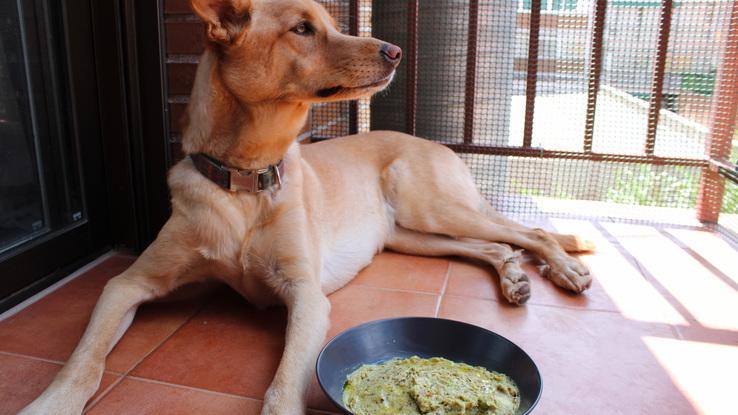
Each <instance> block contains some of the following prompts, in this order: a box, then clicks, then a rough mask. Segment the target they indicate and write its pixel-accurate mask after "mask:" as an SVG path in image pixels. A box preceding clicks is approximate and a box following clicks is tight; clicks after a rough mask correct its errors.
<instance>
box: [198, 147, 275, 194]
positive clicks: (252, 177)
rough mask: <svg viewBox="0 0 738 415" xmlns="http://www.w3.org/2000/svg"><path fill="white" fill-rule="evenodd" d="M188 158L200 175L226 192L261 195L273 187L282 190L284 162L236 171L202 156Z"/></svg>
mask: <svg viewBox="0 0 738 415" xmlns="http://www.w3.org/2000/svg"><path fill="white" fill-rule="evenodd" d="M190 158H191V159H192V160H193V162H194V164H195V167H196V168H197V170H198V171H200V173H201V174H203V175H204V176H205V177H207V178H208V179H210V180H211V181H213V182H215V183H216V184H217V185H219V186H220V187H222V188H224V189H226V190H228V191H231V192H238V191H244V192H248V193H261V192H263V191H265V190H270V189H272V188H273V187H276V188H277V190H281V189H282V175H283V174H284V160H280V161H279V163H277V164H273V165H270V166H268V167H265V168H261V169H254V170H238V169H235V168H233V167H229V166H226V165H224V164H223V163H221V162H219V161H217V160H215V159H212V158H210V157H208V156H206V155H204V154H192V155H191V156H190Z"/></svg>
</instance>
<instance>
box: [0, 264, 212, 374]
mask: <svg viewBox="0 0 738 415" xmlns="http://www.w3.org/2000/svg"><path fill="white" fill-rule="evenodd" d="M133 260H134V259H133V258H132V257H129V256H118V255H116V256H112V257H110V258H109V259H107V260H106V261H104V262H102V263H101V264H99V265H98V266H96V267H95V268H93V269H92V270H90V271H88V272H87V273H85V274H84V275H81V276H79V277H78V278H76V279H74V280H73V281H70V282H69V283H68V284H66V285H64V286H63V287H61V288H59V289H58V290H56V291H54V292H53V293H51V294H49V295H48V296H47V297H45V298H44V299H43V300H42V301H38V302H36V303H34V304H32V305H31V306H29V307H28V308H26V309H25V310H23V311H22V312H20V313H18V314H16V315H15V316H12V317H10V318H9V319H7V320H5V321H2V322H0V351H7V352H13V353H18V354H23V355H29V356H34V357H40V358H44V359H49V360H55V361H59V362H63V361H66V359H67V358H68V357H69V355H70V354H71V353H72V351H73V350H74V348H75V346H76V345H77V343H78V342H79V340H80V338H81V336H82V333H83V332H84V330H85V327H86V326H87V323H88V322H89V318H90V315H91V314H92V310H93V308H94V306H95V304H96V303H97V300H98V298H99V296H100V294H101V292H102V289H103V287H104V286H105V283H106V282H107V281H108V280H109V279H110V278H112V277H114V276H115V275H117V274H119V273H120V272H122V271H124V270H125V269H126V268H127V267H128V266H130V264H131V263H132V262H133ZM200 303H201V299H190V300H182V301H172V302H162V303H155V304H147V305H144V306H142V307H141V308H140V310H139V312H138V313H137V317H136V319H135V320H134V322H133V324H132V325H131V327H130V328H129V330H128V331H127V332H126V334H125V335H124V336H123V338H122V339H121V341H120V343H119V344H118V345H117V346H116V347H115V348H114V349H113V351H112V352H111V353H110V355H109V356H108V359H107V369H108V370H112V371H115V372H119V373H124V372H126V371H128V370H130V369H131V368H133V366H134V365H135V364H136V363H137V362H138V361H140V360H141V359H142V358H143V357H144V356H146V354H148V353H149V352H151V351H152V350H153V349H154V348H155V347H156V346H158V345H159V344H160V343H161V342H162V341H163V340H164V339H166V338H167V337H168V336H169V335H171V334H172V333H173V332H174V331H175V330H176V329H177V328H178V327H179V326H180V325H181V324H183V323H184V321H186V320H187V318H189V317H190V316H191V315H192V314H193V313H194V312H195V311H196V310H197V309H198V308H199V307H200Z"/></svg>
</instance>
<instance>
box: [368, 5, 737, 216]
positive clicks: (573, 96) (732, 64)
mask: <svg viewBox="0 0 738 415" xmlns="http://www.w3.org/2000/svg"><path fill="white" fill-rule="evenodd" d="M737 4H738V2H736V1H734V0H729V1H728V0H714V1H691V2H674V1H670V0H661V1H648V2H643V1H635V0H611V1H607V0H578V1H577V0H520V1H515V2H492V1H478V0H426V1H423V0H403V1H392V2H389V1H378V0H376V1H374V2H373V8H372V15H373V17H372V32H373V35H374V36H375V37H378V38H381V39H384V40H387V41H390V42H393V43H395V44H397V45H399V46H401V47H402V48H403V49H404V50H405V60H404V62H403V64H402V65H401V66H400V67H399V69H398V76H397V77H396V81H395V83H394V84H393V86H392V87H391V89H390V90H389V91H387V92H384V93H383V94H381V95H380V96H379V97H376V98H375V99H374V100H373V101H372V107H371V120H372V123H371V126H372V129H393V130H400V131H406V132H408V133H411V134H416V135H419V136H423V137H426V138H429V139H432V140H436V141H440V142H442V143H445V144H447V145H449V146H450V147H451V148H453V149H454V150H456V151H458V152H460V153H462V157H463V158H464V159H465V160H466V161H467V163H468V164H469V166H470V167H471V169H472V171H473V173H474V175H475V176H476V179H477V182H478V183H479V186H480V188H481V190H482V191H483V193H484V194H485V195H486V196H487V197H488V198H489V199H490V200H491V201H492V202H493V204H495V205H496V206H497V207H498V208H500V209H501V210H503V211H505V212H507V213H511V214H514V215H517V216H536V215H540V214H542V213H545V214H546V215H580V216H590V217H608V218H612V217H618V218H621V219H626V220H627V219H634V220H644V219H646V220H654V221H662V220H663V221H667V222H668V221H671V220H674V221H677V220H678V219H677V217H680V216H681V217H691V218H694V216H695V212H696V213H697V217H698V218H699V219H700V220H703V221H707V222H716V221H717V219H718V213H719V211H720V210H721V209H722V211H723V218H724V219H723V220H721V222H720V223H721V224H724V223H727V222H729V221H730V220H731V218H734V214H733V213H734V212H733V211H734V210H736V209H737V208H736V206H735V205H736V203H734V202H731V200H734V199H735V197H736V196H735V185H734V184H732V183H730V184H728V185H727V188H725V186H726V185H725V182H726V179H725V177H729V176H731V172H733V173H732V176H735V167H734V164H731V163H735V161H736V160H735V157H733V159H732V160H730V159H729V158H730V157H729V153H730V137H732V135H733V133H734V131H735V129H736V126H735V122H736V121H735V120H736V116H735V107H736V102H737V100H736V97H737V96H738V92H736V86H735V85H738V46H736V43H738V14H737V13H738V12H737V11H736V9H737V8H738V6H737ZM723 195H725V197H723ZM567 200H576V201H587V203H579V204H578V205H577V204H571V203H563V202H564V201H567ZM721 204H722V206H721ZM572 206H586V207H589V208H588V209H584V210H581V211H576V209H575V210H574V211H575V212H576V213H572V210H571V207H572ZM593 207H596V208H593ZM556 209H559V210H558V211H556ZM659 209H660V210H659ZM645 212H650V213H651V214H652V215H651V216H648V215H646V213H645ZM667 213H668V214H667ZM735 213H738V212H735ZM649 218H650V219H649ZM666 218H669V219H666ZM732 220H735V219H732ZM724 227H728V225H724ZM734 228H735V226H734Z"/></svg>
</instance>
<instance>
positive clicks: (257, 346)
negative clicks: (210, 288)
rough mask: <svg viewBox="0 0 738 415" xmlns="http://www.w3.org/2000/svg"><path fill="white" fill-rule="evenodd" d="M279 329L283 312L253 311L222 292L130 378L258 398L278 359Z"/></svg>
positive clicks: (231, 294)
mask: <svg viewBox="0 0 738 415" xmlns="http://www.w3.org/2000/svg"><path fill="white" fill-rule="evenodd" d="M285 326H286V311H285V309H284V308H270V309H266V310H257V309H256V308H254V307H252V306H250V305H249V304H248V303H246V301H245V300H243V299H242V298H241V297H240V296H239V295H238V294H236V293H235V292H232V291H230V290H228V291H223V292H221V293H218V294H216V298H215V299H214V300H213V302H212V304H210V305H208V306H206V307H205V308H204V309H203V310H202V311H201V312H199V313H198V314H197V315H195V316H194V317H193V318H192V319H191V320H190V321H189V322H188V323H187V324H185V325H184V326H183V327H182V328H180V329H179V330H178V331H177V332H176V333H175V334H174V335H173V336H172V337H171V338H170V339H169V340H167V341H166V342H165V343H164V344H163V345H161V346H160V347H159V348H158V349H157V350H156V351H155V352H154V353H152V354H151V355H150V356H149V357H148V358H146V359H145V360H144V361H143V362H142V363H141V364H140V365H139V366H138V367H136V369H134V370H133V372H132V374H133V375H134V376H139V377H142V378H148V379H155V380H158V381H164V382H168V383H174V384H178V385H186V386H191V387H196V388H202V389H207V390H211V391H217V392H224V393H230V394H234V395H240V396H246V397H251V398H257V399H262V398H263V397H264V393H265V392H266V389H267V387H268V386H269V384H270V382H271V380H272V377H273V376H274V373H275V372H276V370H277V366H278V364H279V359H280V357H281V356H282V349H283V348H284V329H285Z"/></svg>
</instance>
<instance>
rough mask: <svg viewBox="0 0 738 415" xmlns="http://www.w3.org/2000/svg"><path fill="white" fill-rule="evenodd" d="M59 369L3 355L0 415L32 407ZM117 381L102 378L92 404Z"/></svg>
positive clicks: (108, 376)
mask: <svg viewBox="0 0 738 415" xmlns="http://www.w3.org/2000/svg"><path fill="white" fill-rule="evenodd" d="M59 369H61V365H58V364H56V363H49V362H44V361H41V360H36V359H30V358H26V357H20V356H12V355H7V354H3V353H0V402H2V405H0V415H11V414H15V413H17V412H18V411H20V410H21V409H22V408H23V407H24V406H26V405H28V404H29V403H31V402H32V401H33V400H34V399H35V398H36V397H38V396H39V395H40V394H41V392H43V391H44V390H45V389H46V387H47V386H49V384H50V383H51V381H52V380H53V379H54V376H55V375H56V374H57V372H58V371H59ZM118 379H119V376H118V375H115V374H112V373H107V372H106V373H105V374H103V378H102V381H101V382H100V387H99V388H98V391H97V392H96V393H95V395H93V396H92V398H90V402H93V401H94V400H95V399H97V397H98V396H99V395H100V394H101V393H105V392H106V390H107V388H108V387H109V386H110V385H111V384H113V382H115V381H117V380H118Z"/></svg>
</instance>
